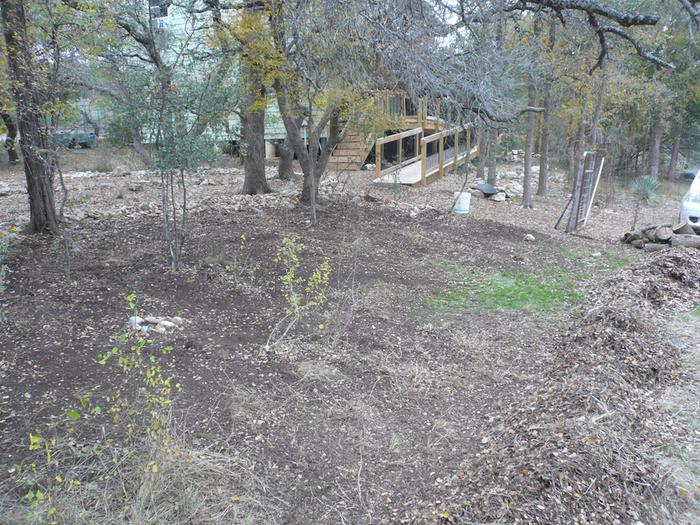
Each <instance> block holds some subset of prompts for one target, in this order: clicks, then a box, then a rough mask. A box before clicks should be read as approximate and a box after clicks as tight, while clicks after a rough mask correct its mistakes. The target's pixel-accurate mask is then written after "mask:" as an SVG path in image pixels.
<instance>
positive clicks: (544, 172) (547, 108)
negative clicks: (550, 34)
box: [537, 82, 552, 197]
mask: <svg viewBox="0 0 700 525" xmlns="http://www.w3.org/2000/svg"><path fill="white" fill-rule="evenodd" d="M543 106H544V113H543V115H542V134H541V135H540V148H541V149H540V173H539V178H538V180H537V195H539V196H540V197H544V196H545V195H547V178H548V177H549V118H550V115H551V113H552V84H551V82H548V83H547V88H546V90H545V93H544V103H543Z"/></svg>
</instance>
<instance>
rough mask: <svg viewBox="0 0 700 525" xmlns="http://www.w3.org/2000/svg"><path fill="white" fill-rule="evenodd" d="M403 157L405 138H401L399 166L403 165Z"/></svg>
mask: <svg viewBox="0 0 700 525" xmlns="http://www.w3.org/2000/svg"><path fill="white" fill-rule="evenodd" d="M401 157H403V139H399V166H401V162H403V161H402V160H401Z"/></svg>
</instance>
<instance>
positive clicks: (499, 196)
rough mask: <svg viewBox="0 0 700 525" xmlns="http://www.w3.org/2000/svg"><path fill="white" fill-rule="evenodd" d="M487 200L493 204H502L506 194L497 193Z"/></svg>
mask: <svg viewBox="0 0 700 525" xmlns="http://www.w3.org/2000/svg"><path fill="white" fill-rule="evenodd" d="M489 200H490V201H494V202H504V201H505V200H506V194H505V193H503V192H502V191H499V192H498V193H496V194H495V195H491V196H490V197H489Z"/></svg>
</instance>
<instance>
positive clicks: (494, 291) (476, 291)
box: [428, 272, 581, 311]
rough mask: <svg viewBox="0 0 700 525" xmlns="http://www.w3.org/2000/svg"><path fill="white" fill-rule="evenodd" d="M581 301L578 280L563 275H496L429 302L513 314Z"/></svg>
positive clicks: (442, 306) (433, 297)
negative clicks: (507, 311)
mask: <svg viewBox="0 0 700 525" xmlns="http://www.w3.org/2000/svg"><path fill="white" fill-rule="evenodd" d="M579 300H581V293H580V292H579V291H578V287H577V285H576V281H575V280H574V279H572V278H571V277H570V276H569V275H565V274H561V273H553V272H550V273H545V274H539V275H534V274H529V273H506V272H501V273H496V274H493V275H489V276H486V277H485V278H483V279H481V280H480V281H478V282H477V281H472V282H471V283H465V285H464V286H460V287H459V288H457V289H455V290H452V291H450V292H446V293H442V294H438V295H435V296H432V297H430V298H429V299H428V303H429V304H431V305H433V306H435V307H437V308H440V309H445V310H463V309H469V308H475V307H483V308H488V309H501V310H511V311H521V310H522V311H550V310H553V309H555V308H558V307H561V306H565V305H568V304H573V303H576V302H578V301H579Z"/></svg>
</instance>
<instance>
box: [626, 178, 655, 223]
mask: <svg viewBox="0 0 700 525" xmlns="http://www.w3.org/2000/svg"><path fill="white" fill-rule="evenodd" d="M632 194H633V195H634V196H635V205H634V218H633V220H632V229H633V230H634V229H635V228H636V227H637V217H638V215H639V208H640V206H641V205H642V204H645V205H646V204H652V203H654V202H656V201H658V200H659V198H660V197H661V183H660V182H659V181H658V180H656V179H654V178H652V177H649V176H646V177H640V178H638V179H637V180H635V181H634V182H633V183H632Z"/></svg>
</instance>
